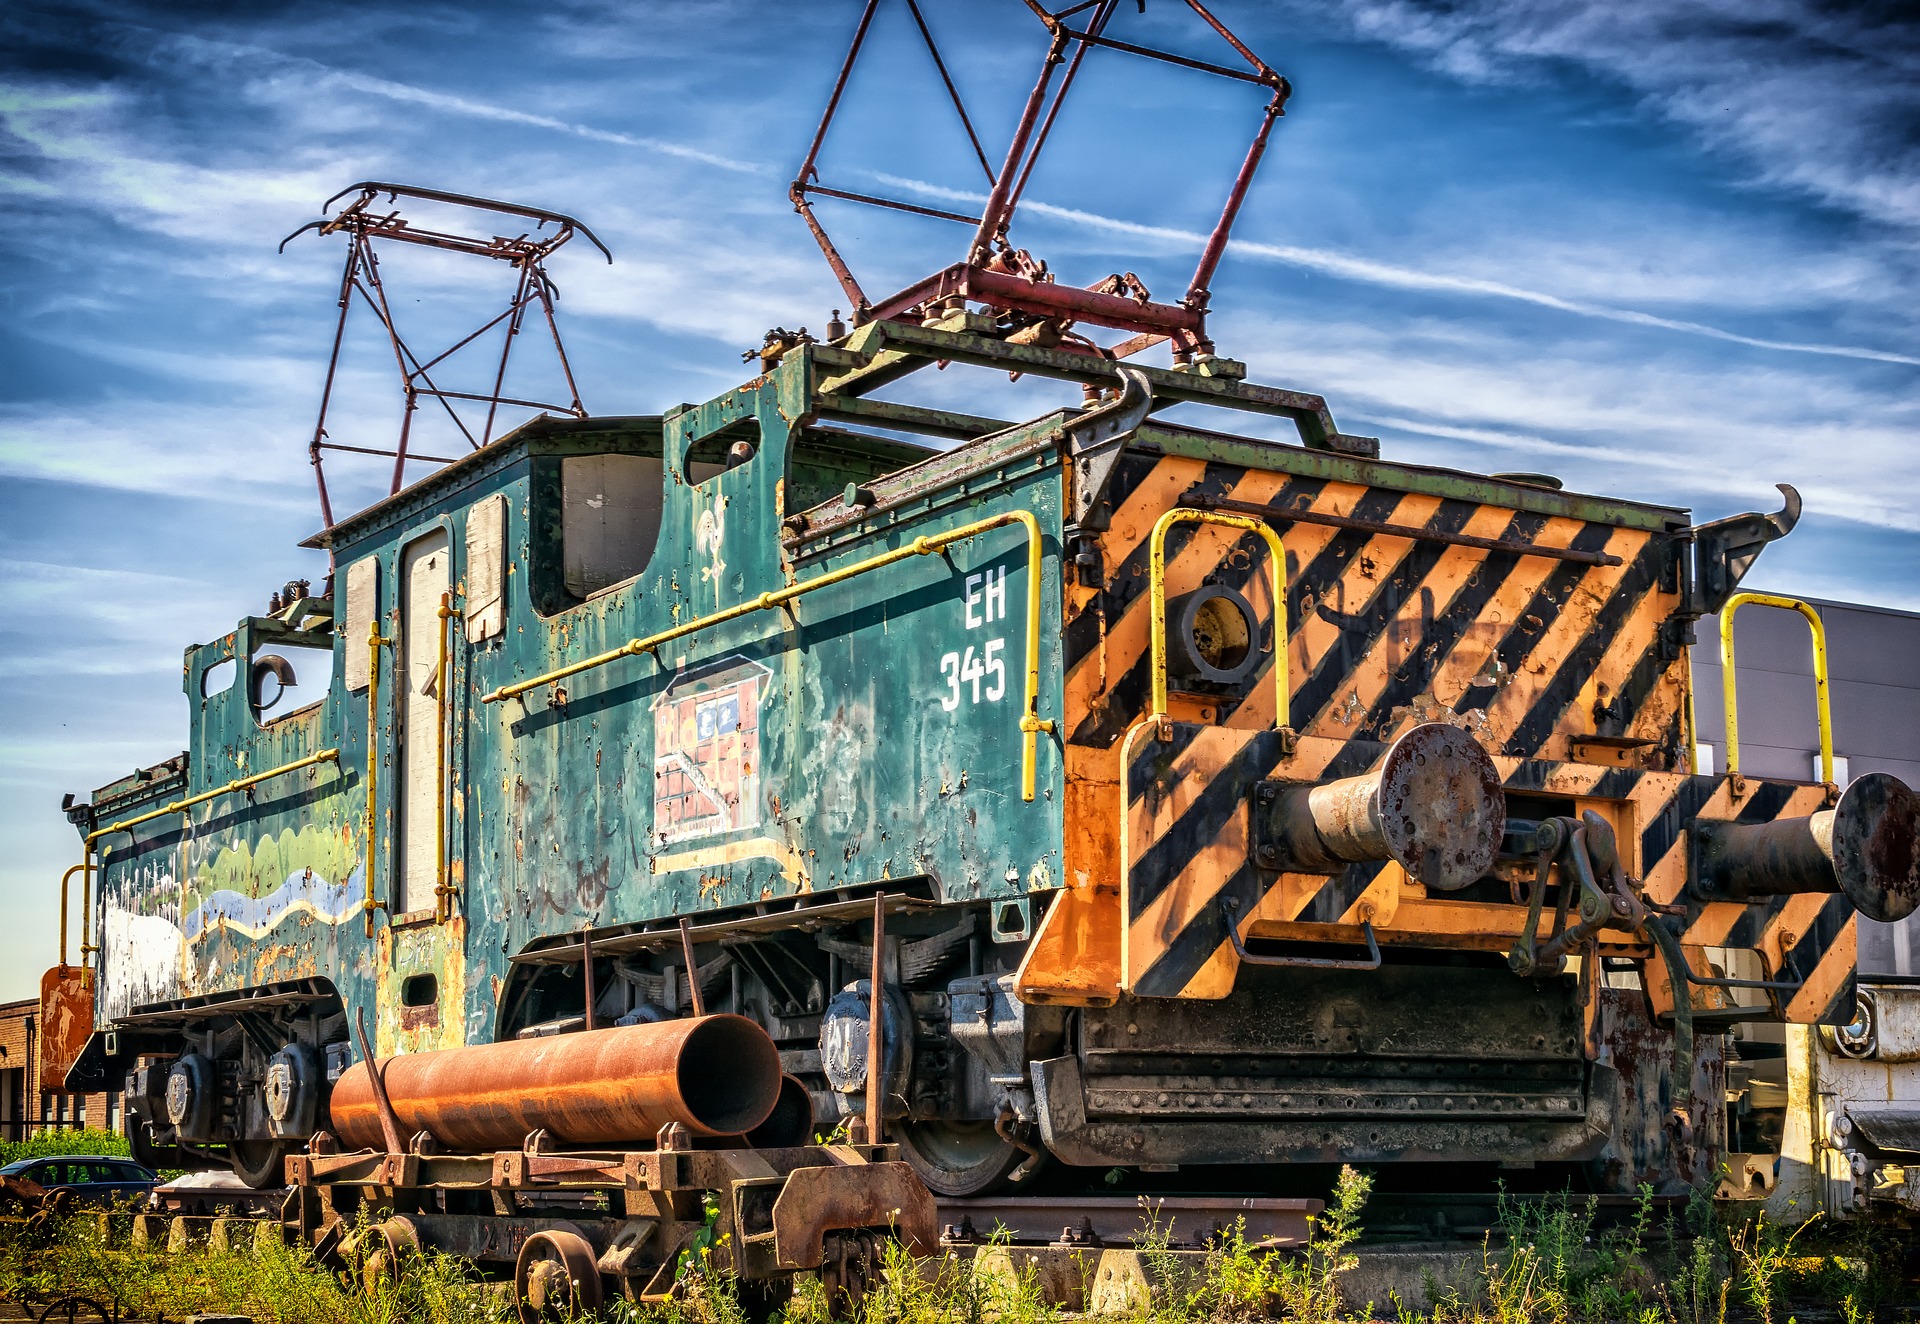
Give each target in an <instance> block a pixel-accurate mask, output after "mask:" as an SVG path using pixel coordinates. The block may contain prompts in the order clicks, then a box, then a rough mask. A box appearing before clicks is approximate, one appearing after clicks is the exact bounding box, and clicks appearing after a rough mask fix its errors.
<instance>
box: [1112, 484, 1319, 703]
mask: <svg viewBox="0 0 1920 1324" xmlns="http://www.w3.org/2000/svg"><path fill="white" fill-rule="evenodd" d="M1187 523H1191V524H1218V525H1221V526H1223V527H1225V528H1230V529H1244V530H1246V531H1247V532H1248V533H1257V534H1259V535H1260V536H1261V537H1262V538H1264V539H1266V541H1267V552H1268V554H1269V556H1271V558H1272V560H1273V688H1274V708H1273V724H1274V725H1275V726H1277V727H1284V726H1286V725H1287V724H1288V721H1287V719H1288V717H1289V716H1290V714H1289V713H1288V711H1287V709H1288V707H1289V705H1290V704H1291V703H1292V697H1291V695H1290V694H1289V692H1288V688H1287V551H1286V548H1285V547H1284V546H1283V545H1282V544H1281V542H1280V535H1279V534H1277V533H1275V532H1274V531H1273V528H1272V526H1271V525H1269V524H1268V523H1267V522H1266V521H1265V520H1257V519H1249V518H1248V517H1247V516H1245V515H1223V514H1221V513H1220V512H1218V511H1213V510H1194V509H1192V508H1191V507H1188V506H1175V507H1174V508H1173V509H1172V510H1169V511H1168V512H1167V513H1166V514H1164V515H1162V516H1161V517H1160V518H1159V520H1158V521H1156V522H1155V524H1154V526H1153V533H1152V535H1151V536H1150V537H1149V539H1148V548H1147V554H1148V556H1149V558H1150V559H1149V562H1148V571H1147V574H1148V579H1147V587H1148V590H1149V592H1150V593H1151V594H1152V600H1151V602H1150V603H1149V605H1148V610H1149V615H1148V617H1147V625H1148V629H1149V630H1150V631H1151V638H1152V644H1153V711H1152V712H1150V713H1148V714H1147V720H1149V721H1157V720H1159V719H1161V718H1163V717H1165V716H1166V715H1167V530H1169V529H1171V528H1172V527H1173V526H1174V525H1176V524H1187Z"/></svg>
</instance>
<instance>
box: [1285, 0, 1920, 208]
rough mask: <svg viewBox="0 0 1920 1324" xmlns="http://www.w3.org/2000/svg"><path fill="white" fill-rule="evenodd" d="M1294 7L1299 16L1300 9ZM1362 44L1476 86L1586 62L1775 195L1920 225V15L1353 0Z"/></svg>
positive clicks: (1811, 8)
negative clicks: (1788, 192)
mask: <svg viewBox="0 0 1920 1324" xmlns="http://www.w3.org/2000/svg"><path fill="white" fill-rule="evenodd" d="M1295 8H1296V9H1297V8H1298V7H1297V6H1295ZM1329 9H1331V10H1332V12H1333V13H1335V14H1337V15H1339V16H1340V17H1341V18H1343V19H1344V21H1345V22H1346V24H1347V25H1348V26H1349V28H1350V30H1351V31H1352V32H1354V33H1355V34H1356V35H1358V36H1361V37H1363V38H1366V39H1369V40H1372V41H1377V42H1381V43H1384V44H1386V45H1388V46H1391V47H1393V48H1395V49H1398V50H1402V51H1406V52H1410V53H1413V54H1415V55H1417V56H1418V57H1420V58H1422V59H1424V60H1425V61H1427V62H1428V63H1430V64H1431V65H1432V66H1433V67H1434V68H1436V69H1439V70H1441V71H1442V72H1444V73H1447V74H1449V75H1451V76H1453V77H1456V78H1459V79H1462V80H1465V81H1469V82H1492V81H1502V80H1514V79H1525V78H1528V77H1535V76H1539V74H1540V73H1541V72H1542V66H1543V65H1548V64H1560V65H1565V64H1571V65H1576V66H1579V67H1582V68H1585V69H1586V70H1589V71H1591V72H1593V73H1595V74H1598V75H1600V76H1601V77H1603V78H1606V79H1609V80H1612V81H1614V82H1617V83H1618V84H1620V85H1622V86H1624V87H1626V88H1629V89H1631V90H1632V91H1633V93H1634V94H1636V95H1637V96H1638V97H1639V98H1640V100H1641V102H1642V104H1643V105H1645V106H1647V107H1649V108H1651V109H1653V110H1655V111H1656V112H1658V113H1659V114H1661V115H1664V116H1666V117H1668V118H1670V119H1672V120H1673V121H1675V122H1677V123H1680V124H1683V125H1685V126H1687V127H1688V128H1689V129H1690V130H1692V131H1693V132H1695V133H1696V134H1698V135H1699V136H1700V138H1701V140H1702V141H1704V142H1705V143H1707V144H1708V145H1710V146H1711V147H1713V148H1715V149H1717V150H1721V151H1725V152H1728V153H1731V154H1733V155H1734V156H1736V157H1737V158H1738V159H1740V160H1741V161H1742V162H1744V163H1745V165H1746V166H1747V168H1748V169H1749V170H1750V171H1751V173H1752V177H1753V178H1754V179H1755V180H1756V181H1758V182H1763V183H1767V184H1773V185H1779V186H1782V187H1787V188H1792V189H1795V190H1799V191H1803V192H1805V193H1807V194H1809V195H1811V196H1813V197H1815V198H1818V199H1820V200H1821V201H1823V202H1826V203H1828V204H1831V205H1833V206H1836V207H1842V208H1846V209H1848V210H1850V211H1853V212H1856V213H1858V214H1859V215H1861V216H1864V217H1867V218H1870V219H1872V220H1875V221H1878V222H1883V223H1886V224H1890V225H1895V226H1899V227H1902V228H1907V229H1913V228H1916V227H1920V97H1917V96H1916V94H1915V88H1916V86H1920V15H1916V13H1915V11H1914V10H1913V8H1912V7H1911V6H1900V5H1875V4H1858V5H1830V4H1822V3H1819V2H1818V0H1661V3H1657V4H1647V3H1642V4H1618V3H1610V2H1609V0H1459V3H1453V4H1448V5H1444V6H1441V5H1430V4H1421V3H1416V0H1341V2H1340V3H1339V4H1338V5H1336V6H1332V7H1329V6H1325V5H1315V6H1314V9H1313V17H1314V18H1315V19H1316V20H1319V21H1325V18H1326V16H1327V14H1328V12H1329Z"/></svg>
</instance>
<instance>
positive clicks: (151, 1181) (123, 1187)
mask: <svg viewBox="0 0 1920 1324" xmlns="http://www.w3.org/2000/svg"><path fill="white" fill-rule="evenodd" d="M0 1177H15V1178H18V1179H20V1180H23V1181H30V1182H32V1183H34V1184H35V1185H36V1186H39V1187H40V1188H41V1189H42V1190H45V1191H49V1192H52V1191H66V1192H69V1195H68V1199H69V1200H70V1201H71V1202H72V1203H74V1204H91V1205H108V1204H120V1203H122V1202H123V1201H126V1200H132V1199H139V1200H144V1199H146V1198H147V1196H148V1195H150V1194H151V1193H152V1191H153V1188H154V1187H155V1186H158V1185H159V1184H160V1178H159V1176H158V1175H156V1174H155V1173H153V1172H152V1171H150V1170H148V1169H147V1168H144V1167H142V1166H140V1165H139V1164H138V1163H135V1162H133V1161H132V1160H131V1159H123V1158H102V1157H100V1156H99V1155H97V1154H60V1155H56V1156H54V1157H52V1158H32V1159H20V1160H18V1161H17V1162H14V1163H9V1164H7V1165H6V1166H5V1167H4V1168H0Z"/></svg>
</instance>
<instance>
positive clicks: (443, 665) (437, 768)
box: [433, 589, 454, 924]
mask: <svg viewBox="0 0 1920 1324" xmlns="http://www.w3.org/2000/svg"><path fill="white" fill-rule="evenodd" d="M435 614H436V615H438V616H439V618H440V658H439V662H438V664H437V667H436V669H435V671H434V677H433V717H434V773H435V777H434V792H433V810H434V813H433V822H434V833H433V918H434V922H435V923H438V924H445V923H446V922H447V921H448V920H449V919H451V918H452V917H453V893H454V887H453V884H452V883H450V882H448V881H447V720H448V717H449V716H450V714H451V711H452V705H450V704H449V703H448V702H447V629H448V621H449V620H451V619H452V617H453V615H454V611H453V590H451V589H449V590H447V591H446V592H445V593H442V594H441V595H440V610H439V611H438V612H437V613H435Z"/></svg>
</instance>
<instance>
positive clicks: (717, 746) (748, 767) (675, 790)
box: [653, 657, 773, 845]
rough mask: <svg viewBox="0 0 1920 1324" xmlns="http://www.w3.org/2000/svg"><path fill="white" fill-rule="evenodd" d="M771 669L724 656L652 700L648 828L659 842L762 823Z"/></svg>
mask: <svg viewBox="0 0 1920 1324" xmlns="http://www.w3.org/2000/svg"><path fill="white" fill-rule="evenodd" d="M772 674H773V673H772V672H771V671H769V670H768V669H767V668H766V667H764V666H762V665H760V663H758V662H751V661H748V660H746V659H745V658H739V657H733V658H728V659H726V660H725V661H724V662H722V663H720V664H719V665H718V666H717V667H713V668H710V669H708V670H705V671H702V672H699V673H696V674H693V675H688V676H678V677H675V679H674V682H673V684H671V685H669V686H668V687H667V688H666V690H665V692H663V693H662V694H661V695H660V697H659V698H658V699H656V700H655V701H654V705H653V708H654V727H653V730H654V758H653V834H654V840H655V841H656V842H658V843H659V844H661V845H666V844H668V843H671V842H676V841H687V840H689V839H691V838H694V837H708V836H713V835H715V834H717V833H722V832H732V831H734V830H735V829H737V828H749V827H757V826H758V825H759V823H760V695H761V693H762V692H763V690H764V689H765V687H766V683H767V679H768V677H769V676H771V675H772Z"/></svg>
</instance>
